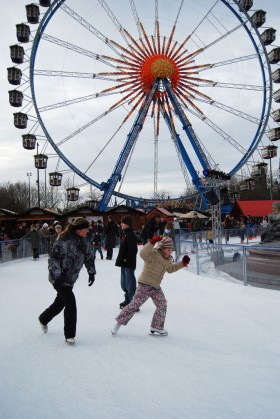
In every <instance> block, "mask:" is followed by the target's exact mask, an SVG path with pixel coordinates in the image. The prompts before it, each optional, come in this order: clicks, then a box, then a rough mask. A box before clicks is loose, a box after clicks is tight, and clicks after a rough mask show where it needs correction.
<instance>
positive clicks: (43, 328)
mask: <svg viewBox="0 0 280 419" xmlns="http://www.w3.org/2000/svg"><path fill="white" fill-rule="evenodd" d="M38 320H39V323H40V326H41V329H42V330H43V332H44V333H45V334H46V333H47V332H48V326H47V325H45V324H43V323H41V322H40V319H38Z"/></svg>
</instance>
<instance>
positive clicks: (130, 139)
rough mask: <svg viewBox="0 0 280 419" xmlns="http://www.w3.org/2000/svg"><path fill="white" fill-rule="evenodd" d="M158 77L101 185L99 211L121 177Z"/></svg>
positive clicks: (156, 85)
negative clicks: (112, 168) (106, 177)
mask: <svg viewBox="0 0 280 419" xmlns="http://www.w3.org/2000/svg"><path fill="white" fill-rule="evenodd" d="M159 82H160V79H157V80H156V81H155V82H154V83H153V85H152V88H151V90H150V93H149V94H148V96H147V97H146V99H145V100H144V104H143V106H142V107H141V109H140V111H139V113H138V115H137V117H136V120H135V122H134V124H133V126H132V128H131V131H130V133H129V134H128V136H127V140H126V143H125V145H124V147H123V149H122V152H121V154H120V156H119V158H118V161H117V163H116V166H115V168H114V171H113V173H112V175H111V177H110V178H109V179H108V182H107V183H105V184H104V185H103V188H104V194H103V197H102V200H101V201H100V204H99V210H100V211H105V210H106V209H107V205H108V203H109V201H110V199H111V196H112V195H113V192H114V190H115V187H116V185H117V182H118V181H119V180H120V179H121V173H122V170H123V168H124V165H125V163H126V161H127V159H128V156H129V154H130V152H131V149H132V147H133V144H134V143H135V141H136V140H137V138H138V136H139V133H140V131H141V129H142V127H143V122H144V119H145V118H146V116H147V113H148V110H149V107H150V104H151V102H152V100H153V97H154V95H155V93H156V91H157V89H158V85H159Z"/></svg>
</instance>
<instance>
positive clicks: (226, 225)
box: [223, 214, 231, 243]
mask: <svg viewBox="0 0 280 419" xmlns="http://www.w3.org/2000/svg"><path fill="white" fill-rule="evenodd" d="M223 226H224V230H225V239H226V243H227V242H228V241H229V234H230V229H231V219H230V215H229V214H227V215H226V216H225V219H224V222H223Z"/></svg>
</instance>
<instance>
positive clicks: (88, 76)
mask: <svg viewBox="0 0 280 419" xmlns="http://www.w3.org/2000/svg"><path fill="white" fill-rule="evenodd" d="M112 74H113V73H112ZM116 74H118V75H122V74H123V73H121V72H117V73H116ZM34 75H35V76H47V77H49V76H51V77H71V78H81V79H97V80H104V81H112V82H116V83H118V82H119V81H120V80H119V79H117V78H112V77H106V76H103V75H100V74H99V73H82V72H77V71H55V70H39V69H35V70H34Z"/></svg>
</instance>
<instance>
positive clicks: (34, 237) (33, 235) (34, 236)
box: [22, 224, 41, 260]
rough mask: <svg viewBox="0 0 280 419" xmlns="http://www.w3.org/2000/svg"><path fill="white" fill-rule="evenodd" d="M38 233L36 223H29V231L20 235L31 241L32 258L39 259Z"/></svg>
mask: <svg viewBox="0 0 280 419" xmlns="http://www.w3.org/2000/svg"><path fill="white" fill-rule="evenodd" d="M40 237H41V236H40V233H39V231H38V230H37V229H36V224H31V226H30V231H29V232H28V233H27V234H25V236H23V237H22V240H24V239H29V238H30V242H31V247H32V252H33V260H38V259H39V246H40Z"/></svg>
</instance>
